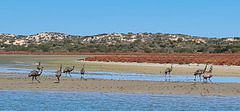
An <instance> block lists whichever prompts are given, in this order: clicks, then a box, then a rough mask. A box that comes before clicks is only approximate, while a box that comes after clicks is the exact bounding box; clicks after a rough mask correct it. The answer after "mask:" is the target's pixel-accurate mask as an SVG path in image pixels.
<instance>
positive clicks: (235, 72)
mask: <svg viewBox="0 0 240 111" xmlns="http://www.w3.org/2000/svg"><path fill="white" fill-rule="evenodd" d="M88 56H92V55H0V62H1V63H3V64H4V63H6V64H8V63H11V64H19V65H17V66H15V67H17V68H30V69H36V65H37V64H38V62H39V61H41V63H42V66H43V67H44V69H45V70H58V69H59V66H60V64H62V65H63V68H65V67H72V66H73V65H74V66H75V69H74V70H75V71H80V69H81V68H82V65H83V64H84V63H85V70H87V71H101V72H129V73H140V74H163V73H164V70H165V69H166V68H168V67H170V66H171V64H157V63H123V62H97V61H95V62H92V61H79V60H80V59H84V58H86V57H88ZM26 64H27V65H26ZM204 66H205V64H183V65H179V64H173V71H172V72H171V74H173V75H193V74H194V72H195V71H196V70H197V69H203V68H204ZM209 67H210V65H209V66H208V68H207V70H209ZM212 74H213V75H214V76H232V77H240V66H226V65H224V66H220V65H213V72H212Z"/></svg>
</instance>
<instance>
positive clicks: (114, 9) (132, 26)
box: [0, 0, 240, 37]
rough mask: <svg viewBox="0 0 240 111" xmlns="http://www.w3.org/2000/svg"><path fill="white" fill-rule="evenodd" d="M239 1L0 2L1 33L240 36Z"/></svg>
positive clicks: (40, 0) (14, 0) (17, 0)
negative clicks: (128, 33)
mask: <svg viewBox="0 0 240 111" xmlns="http://www.w3.org/2000/svg"><path fill="white" fill-rule="evenodd" d="M239 4H240V1H239V0H1V1H0V14H1V16H0V33H12V34H17V35H19V34H23V35H28V34H35V33H39V32H62V33H66V34H74V35H94V34H100V33H113V32H116V33H127V32H134V33H136V32H152V33H156V32H161V33H181V34H189V35H196V36H204V37H229V36H231V37H235V36H238V37H239V36H240V30H239V27H240V7H239Z"/></svg>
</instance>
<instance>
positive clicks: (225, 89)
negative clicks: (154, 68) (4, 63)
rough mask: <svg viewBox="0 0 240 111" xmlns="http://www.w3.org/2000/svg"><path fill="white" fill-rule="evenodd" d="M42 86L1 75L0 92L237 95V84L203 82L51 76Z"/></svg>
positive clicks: (239, 88) (43, 79) (42, 80)
mask: <svg viewBox="0 0 240 111" xmlns="http://www.w3.org/2000/svg"><path fill="white" fill-rule="evenodd" d="M38 79H39V80H40V81H41V83H38V82H37V81H34V83H32V80H31V78H29V77H8V76H0V89H8V90H50V91H94V92H124V93H164V94H196V95H235V96H239V95H240V84H239V83H202V82H175V81H172V82H171V81H137V80H105V79H104V80H103V79H84V78H71V77H62V78H61V81H60V83H55V82H56V78H55V77H54V76H41V77H39V78H38Z"/></svg>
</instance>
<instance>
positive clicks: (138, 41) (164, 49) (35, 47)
mask: <svg viewBox="0 0 240 111" xmlns="http://www.w3.org/2000/svg"><path fill="white" fill-rule="evenodd" d="M0 50H2V51H27V52H36V51H37V52H39V51H41V52H145V53H155V52H161V53H172V52H177V53H183V52H187V53H199V52H201V53H202V52H203V53H239V52H240V38H239V37H232V38H206V37H197V36H189V35H184V34H162V33H154V34H153V33H136V34H134V33H127V34H117V33H109V34H99V35H93V36H75V35H67V34H63V33H54V32H45V33H38V34H35V35H28V36H24V35H13V34H0Z"/></svg>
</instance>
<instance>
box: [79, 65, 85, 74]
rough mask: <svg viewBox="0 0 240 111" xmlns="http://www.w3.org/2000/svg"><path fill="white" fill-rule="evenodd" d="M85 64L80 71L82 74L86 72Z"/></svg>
mask: <svg viewBox="0 0 240 111" xmlns="http://www.w3.org/2000/svg"><path fill="white" fill-rule="evenodd" d="M84 66H85V64H83V66H82V68H81V71H80V73H81V74H82V75H83V74H85V69H84Z"/></svg>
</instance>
